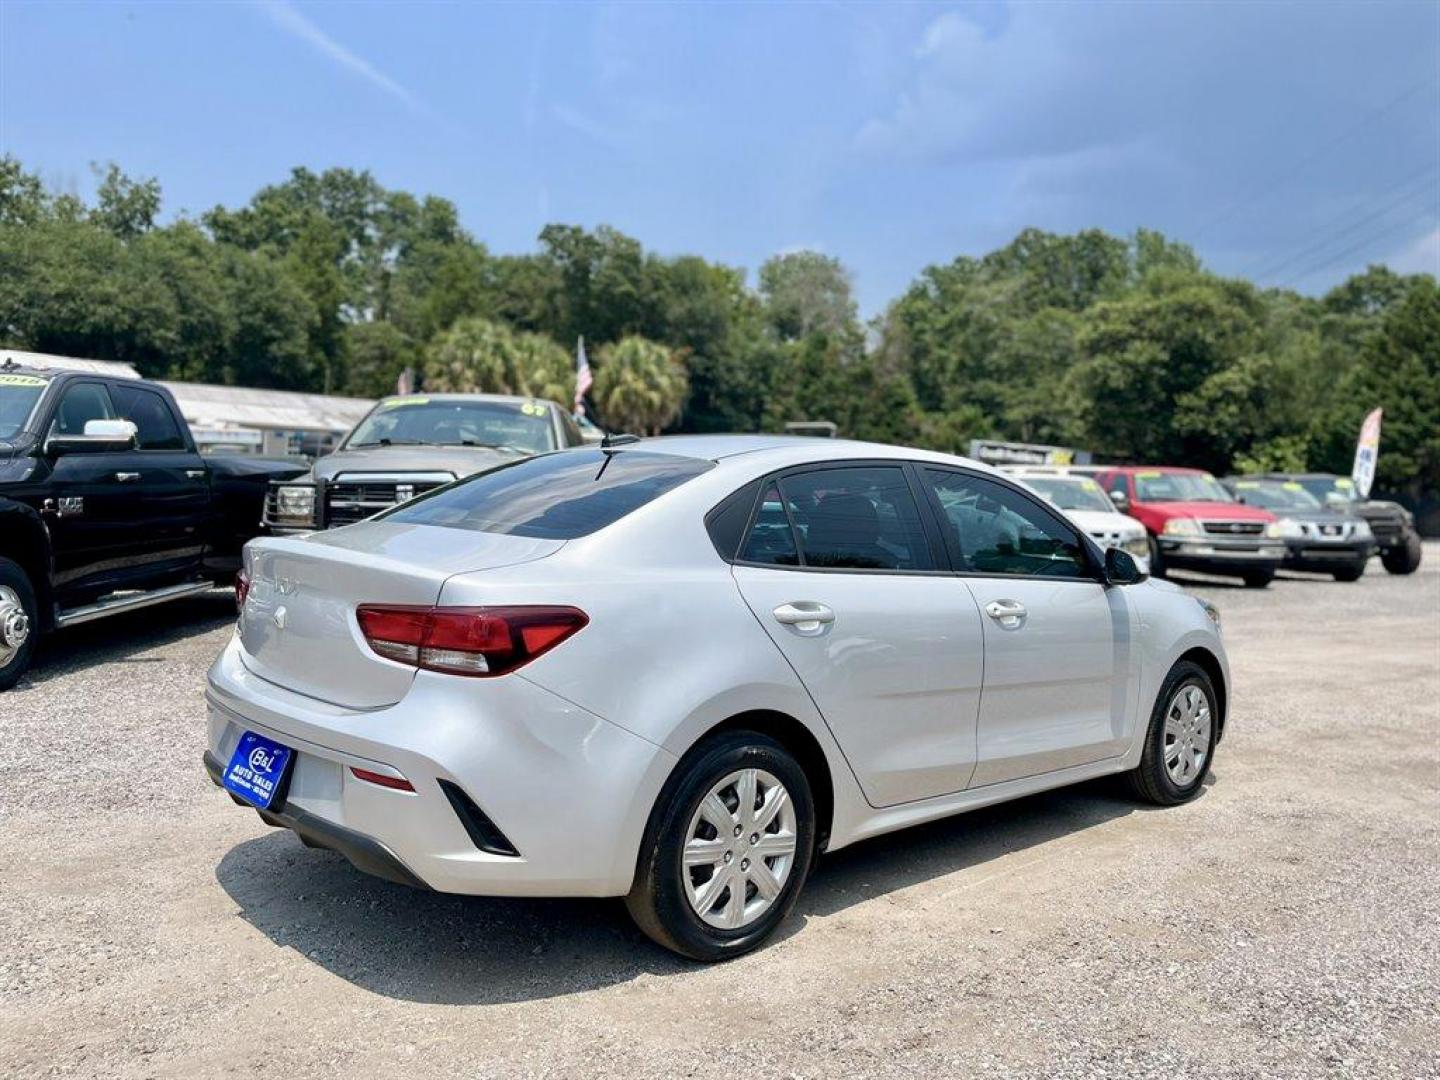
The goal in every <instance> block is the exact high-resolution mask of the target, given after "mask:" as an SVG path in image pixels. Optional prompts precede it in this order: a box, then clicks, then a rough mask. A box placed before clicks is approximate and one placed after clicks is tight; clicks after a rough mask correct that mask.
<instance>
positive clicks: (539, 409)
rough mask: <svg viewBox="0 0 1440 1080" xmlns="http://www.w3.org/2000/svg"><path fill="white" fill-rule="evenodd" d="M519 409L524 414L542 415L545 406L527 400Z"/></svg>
mask: <svg viewBox="0 0 1440 1080" xmlns="http://www.w3.org/2000/svg"><path fill="white" fill-rule="evenodd" d="M520 411H521V412H522V413H524V414H525V415H526V416H544V415H545V406H544V405H537V404H536V403H535V402H533V401H527V402H526V403H525V404H524V405H521V406H520Z"/></svg>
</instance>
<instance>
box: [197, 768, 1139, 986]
mask: <svg viewBox="0 0 1440 1080" xmlns="http://www.w3.org/2000/svg"><path fill="white" fill-rule="evenodd" d="M1145 809H1151V808H1149V807H1144V806H1142V805H1140V804H1137V803H1136V802H1134V801H1132V800H1130V799H1128V798H1126V797H1124V796H1123V795H1122V794H1120V793H1119V791H1118V788H1117V785H1116V783H1115V782H1114V781H1113V780H1102V781H1094V782H1091V783H1087V784H1082V785H1078V786H1076V787H1073V788H1067V789H1063V790H1060V791H1055V792H1048V793H1045V794H1041V795H1035V796H1031V797H1029V798H1026V799H1021V800H1017V801H1015V802H1011V803H1007V804H1004V805H1002V806H997V807H991V808H987V809H983V810H977V811H974V812H972V813H969V814H962V815H960V816H958V817H954V818H949V819H946V820H944V821H940V822H935V823H932V824H929V825H923V826H919V827H916V828H912V829H906V830H904V831H901V832H897V833H893V834H890V835H888V836H884V837H879V838H877V839H874V840H869V841H865V842H864V843H861V844H857V845H855V846H853V847H850V848H846V849H844V850H843V851H839V852H836V853H835V854H834V855H827V856H825V857H824V858H823V859H821V861H820V863H819V865H818V866H817V867H816V869H815V872H814V874H813V875H812V877H811V879H810V881H809V882H808V884H807V885H806V887H805V890H804V891H803V892H802V893H801V895H800V900H799V903H798V905H797V907H796V910H795V913H794V915H793V916H792V917H791V918H790V919H789V920H788V921H787V924H786V926H785V927H783V928H782V929H781V934H780V936H781V937H782V938H784V937H788V936H790V935H792V934H795V933H798V932H801V931H803V929H804V925H805V922H806V921H807V917H808V916H811V915H816V916H824V915H830V914H833V913H835V912H837V911H840V910H843V909H844V908H847V907H850V906H852V905H854V904H860V903H864V902H865V901H867V900H870V899H873V898H875V897H877V896H882V895H884V894H886V893H890V892H894V891H896V890H899V889H904V888H908V887H909V886H911V885H915V884H918V883H921V882H924V881H929V880H931V879H933V878H936V877H940V876H943V875H946V874H953V873H956V872H958V871H962V870H966V869H969V868H972V867H975V866H980V865H983V864H985V863H988V862H991V861H993V860H996V859H999V858H1001V857H1002V856H1005V855H1010V854H1013V853H1015V852H1018V851H1024V850H1026V849H1028V848H1033V847H1036V846H1038V845H1040V844H1044V843H1046V842H1048V841H1051V840H1055V839H1057V838H1059V837H1063V836H1069V835H1073V834H1075V833H1078V832H1081V831H1083V830H1085V829H1089V828H1092V827H1094V826H1096V825H1100V824H1103V823H1105V822H1107V821H1111V820H1113V819H1115V818H1117V817H1123V816H1125V815H1127V814H1130V813H1134V812H1136V811H1142V810H1145ZM216 878H217V880H218V881H219V883H220V885H221V886H222V887H223V888H224V889H225V891H226V892H227V893H228V894H229V895H230V897H231V899H232V900H234V901H235V903H236V904H237V905H238V906H239V908H240V916H241V918H243V919H245V921H246V922H248V923H249V924H250V925H251V926H253V927H255V929H257V930H259V931H260V932H261V933H263V934H265V935H266V936H267V937H269V938H270V939H271V940H272V941H273V942H274V943H275V944H277V945H281V946H284V947H286V948H290V949H294V950H295V951H296V952H297V953H299V954H301V955H302V956H305V957H307V958H308V959H309V960H311V961H313V962H314V963H316V964H319V965H320V966H321V967H323V968H325V969H326V970H327V971H329V972H331V973H332V974H334V975H337V976H339V977H340V978H343V979H346V980H347V981H349V982H351V983H354V984H356V985H357V986H361V987H363V988H365V989H367V990H370V991H373V992H374V993H377V994H383V995H385V996H386V997H390V998H396V999H399V1000H405V1001H414V1002H422V1003H427V1004H448V1005H474V1004H496V1003H502V1002H514V1001H527V1000H535V999H542V998H550V997H558V996H562V995H565V994H575V993H582V992H584V991H587V990H594V989H597V988H599V987H604V986H609V985H613V984H617V983H624V982H629V981H631V980H633V979H635V978H637V977H639V976H641V975H647V974H648V975H661V976H663V975H671V974H675V973H678V972H683V971H693V970H694V969H695V965H694V964H692V963H690V962H688V961H685V960H682V959H680V958H679V957H676V956H673V955H671V954H670V953H668V952H666V951H665V950H663V949H661V948H659V947H658V946H656V945H654V944H652V943H651V942H650V941H649V940H648V939H647V938H645V937H644V936H643V935H642V934H641V933H640V932H639V930H637V929H636V928H635V926H634V925H633V924H632V923H631V922H630V920H629V917H628V916H627V915H626V913H625V909H624V906H623V905H622V904H621V903H620V902H619V901H615V900H530V899H502V898H487V897H466V896H449V895H445V894H441V893H432V892H424V891H421V890H418V889H410V888H406V887H405V886H403V885H393V884H390V883H389V882H385V881H381V880H379V879H377V878H372V877H369V876H368V875H365V874H362V873H360V872H359V871H358V870H355V869H354V868H353V867H351V866H350V864H349V863H348V862H346V861H345V860H344V859H343V858H342V857H341V856H339V855H336V854H333V853H331V852H327V851H313V850H310V849H307V848H305V847H303V846H302V845H301V844H300V842H299V840H298V839H297V838H296V837H295V836H293V835H292V834H290V833H289V832H285V831H282V830H276V831H274V832H271V833H268V834H266V835H264V836H261V837H257V838H256V839H254V840H247V841H245V842H244V843H241V844H237V845H236V846H235V847H234V848H232V849H231V850H230V851H229V852H227V853H226V854H225V856H224V858H223V859H222V860H221V862H220V865H219V866H218V867H217V869H216Z"/></svg>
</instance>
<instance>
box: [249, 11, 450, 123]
mask: <svg viewBox="0 0 1440 1080" xmlns="http://www.w3.org/2000/svg"><path fill="white" fill-rule="evenodd" d="M259 7H260V10H261V11H263V12H264V13H265V15H266V17H267V18H269V19H270V21H271V22H273V23H274V24H275V25H276V26H278V27H279V28H280V29H281V30H284V31H285V32H286V33H287V34H289V35H290V36H291V37H294V38H297V39H298V40H300V41H303V42H304V43H305V44H307V45H309V46H310V47H311V48H313V49H315V50H316V51H317V52H319V53H321V54H322V55H324V56H327V57H329V58H330V59H331V60H333V61H334V62H335V63H337V64H339V65H340V66H341V67H343V68H345V69H346V70H348V71H351V72H354V73H355V74H356V75H359V76H360V77H361V78H362V79H364V80H365V81H366V82H368V83H370V85H371V86H375V87H378V88H379V89H381V90H383V91H385V92H386V93H387V94H390V95H391V96H392V97H395V98H398V99H399V100H401V101H403V102H404V103H405V104H406V105H408V106H410V108H412V109H414V110H415V111H416V112H421V113H425V112H428V111H429V110H427V109H426V108H425V106H424V105H423V104H422V103H421V102H420V100H419V99H418V98H416V97H415V95H414V94H412V93H411V92H410V91H409V90H407V89H405V87H403V86H401V85H400V84H399V83H398V82H396V81H395V80H394V79H392V78H391V77H390V76H389V75H386V74H385V73H384V72H383V71H380V70H379V69H378V68H376V67H375V66H374V65H373V64H371V63H370V62H369V61H368V60H366V59H364V58H363V57H360V56H357V55H355V53H353V52H351V51H350V50H349V49H347V48H346V47H345V46H344V45H341V44H340V43H339V42H338V41H336V40H335V39H334V38H332V37H331V36H330V35H329V34H327V33H325V31H324V30H321V29H320V28H319V27H318V26H316V25H315V24H314V23H313V22H311V21H310V20H309V19H307V18H306V17H305V16H304V15H302V14H301V13H300V12H299V11H297V10H296V9H295V8H294V7H292V6H291V5H290V3H289V2H288V0H260V3H259Z"/></svg>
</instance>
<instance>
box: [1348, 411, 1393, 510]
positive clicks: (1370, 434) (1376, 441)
mask: <svg viewBox="0 0 1440 1080" xmlns="http://www.w3.org/2000/svg"><path fill="white" fill-rule="evenodd" d="M1384 413H1385V410H1384V409H1376V410H1375V411H1374V412H1372V413H1371V414H1370V415H1369V416H1367V417H1365V423H1363V424H1361V425H1360V441H1359V442H1358V443H1356V444H1355V464H1354V466H1353V467H1352V468H1351V469H1350V479H1351V480H1353V481H1355V487H1356V489H1357V490H1358V491H1359V493H1360V497H1361V498H1362V499H1368V498H1369V497H1370V485H1371V484H1373V483H1375V461H1376V459H1377V458H1379V456H1380V418H1381V416H1383V415H1384Z"/></svg>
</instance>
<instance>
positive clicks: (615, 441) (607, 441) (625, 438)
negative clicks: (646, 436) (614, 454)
mask: <svg viewBox="0 0 1440 1080" xmlns="http://www.w3.org/2000/svg"><path fill="white" fill-rule="evenodd" d="M639 441H640V436H639V435H630V434H627V433H625V432H621V433H620V434H619V435H612V434H610V433H609V432H608V431H607V432H606V433H605V437H604V438H603V439H601V440H600V449H602V450H613V449H614V448H616V447H617V446H629V445H630V444H631V443H637V442H639Z"/></svg>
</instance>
